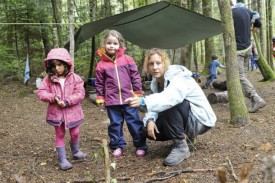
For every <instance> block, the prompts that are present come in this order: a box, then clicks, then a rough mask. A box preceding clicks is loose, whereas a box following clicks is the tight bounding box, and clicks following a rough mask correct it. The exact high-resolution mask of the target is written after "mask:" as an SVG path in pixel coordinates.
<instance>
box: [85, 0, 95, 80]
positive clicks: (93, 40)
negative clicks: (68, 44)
mask: <svg viewBox="0 0 275 183" xmlns="http://www.w3.org/2000/svg"><path fill="white" fill-rule="evenodd" d="M89 5H90V20H91V21H95V20H96V7H97V2H96V1H94V0H90V1H89ZM95 49H96V46H95V36H93V37H92V42H91V60H90V70H89V76H88V78H87V81H89V78H91V77H93V71H94V63H95Z"/></svg>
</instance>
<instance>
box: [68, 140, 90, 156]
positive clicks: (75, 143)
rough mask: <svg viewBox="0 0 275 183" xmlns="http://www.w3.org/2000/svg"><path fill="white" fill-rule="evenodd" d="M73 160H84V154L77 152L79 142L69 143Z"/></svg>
mask: <svg viewBox="0 0 275 183" xmlns="http://www.w3.org/2000/svg"><path fill="white" fill-rule="evenodd" d="M70 146H71V150H72V154H73V159H75V160H79V159H85V158H86V157H87V154H86V153H83V152H81V151H80V150H79V142H70Z"/></svg>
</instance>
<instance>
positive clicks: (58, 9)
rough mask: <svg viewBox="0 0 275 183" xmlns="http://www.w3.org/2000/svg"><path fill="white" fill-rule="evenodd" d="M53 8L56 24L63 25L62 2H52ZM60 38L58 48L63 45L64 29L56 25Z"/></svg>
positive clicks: (60, 0)
mask: <svg viewBox="0 0 275 183" xmlns="http://www.w3.org/2000/svg"><path fill="white" fill-rule="evenodd" d="M51 2H52V8H53V17H54V22H55V23H61V22H62V21H61V19H62V0H51ZM55 27H56V31H57V36H58V37H57V38H58V40H57V41H58V43H57V44H58V47H60V46H62V45H63V38H62V27H61V25H60V24H57V25H55Z"/></svg>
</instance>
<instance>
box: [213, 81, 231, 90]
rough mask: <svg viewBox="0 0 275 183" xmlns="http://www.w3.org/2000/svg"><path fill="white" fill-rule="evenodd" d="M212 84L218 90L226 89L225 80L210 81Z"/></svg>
mask: <svg viewBox="0 0 275 183" xmlns="http://www.w3.org/2000/svg"><path fill="white" fill-rule="evenodd" d="M212 86H213V87H214V88H216V89H218V90H222V91H226V90H227V86H226V81H214V82H213V83H212Z"/></svg>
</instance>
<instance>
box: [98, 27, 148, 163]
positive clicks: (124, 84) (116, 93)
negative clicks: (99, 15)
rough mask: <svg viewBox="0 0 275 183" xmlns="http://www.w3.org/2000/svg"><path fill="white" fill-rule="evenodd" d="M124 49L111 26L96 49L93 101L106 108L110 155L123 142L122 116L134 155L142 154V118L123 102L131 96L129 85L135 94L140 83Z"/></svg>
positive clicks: (120, 152)
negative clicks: (130, 138) (95, 95)
mask: <svg viewBox="0 0 275 183" xmlns="http://www.w3.org/2000/svg"><path fill="white" fill-rule="evenodd" d="M125 50H126V48H125V47H124V39H123V37H122V35H121V34H120V33H119V32H117V31H115V30H110V31H108V32H107V33H106V35H105V36H104V39H103V43H102V47H100V48H99V49H98V50H97V53H98V55H99V57H100V58H101V60H100V61H99V62H98V64H97V66H96V82H95V87H96V92H97V98H96V102H97V103H98V104H99V105H101V107H102V108H104V107H106V108H107V113H108V117H109V119H110V124H109V126H108V135H109V137H110V142H109V147H110V149H111V150H113V157H115V158H119V157H121V156H122V155H123V150H124V148H125V146H126V142H125V139H124V135H123V123H124V120H125V121H126V123H127V127H128V129H129V131H130V134H131V136H132V138H133V143H134V146H135V147H136V156H137V157H144V156H145V153H146V150H147V146H146V137H145V136H144V134H143V122H142V120H141V118H140V117H139V114H138V109H137V108H132V107H130V106H129V105H128V104H127V103H126V102H124V100H125V99H126V98H128V97H130V96H131V92H130V90H131V89H133V90H134V92H135V93H136V94H137V95H142V90H141V87H142V84H141V79H140V75H139V72H138V68H137V65H136V63H135V61H134V60H133V58H132V57H130V56H128V55H126V54H124V52H125Z"/></svg>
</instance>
